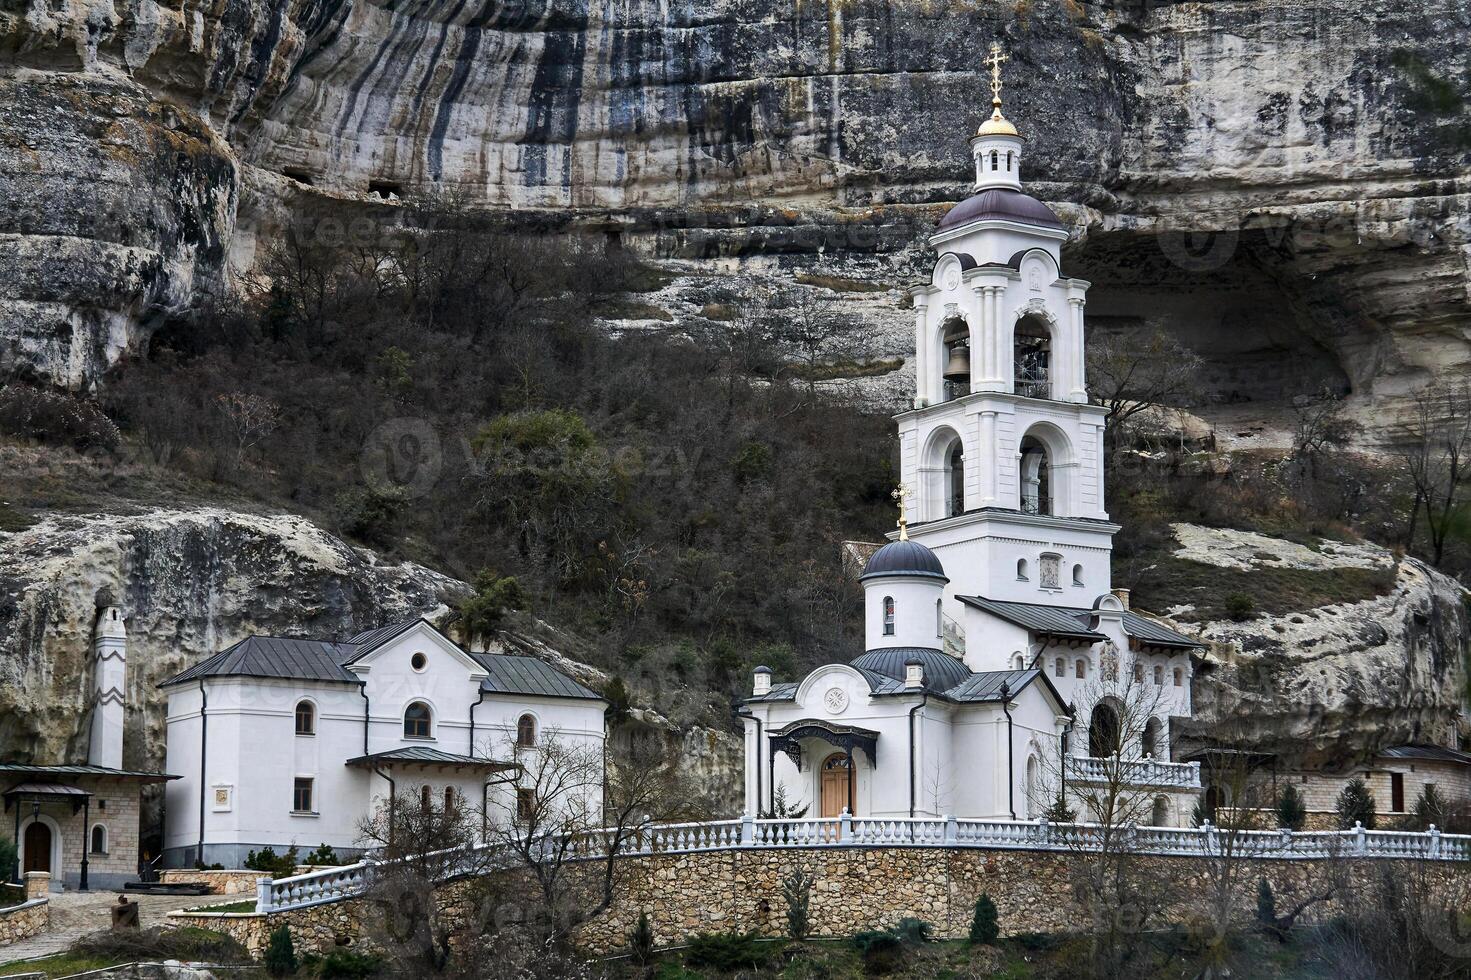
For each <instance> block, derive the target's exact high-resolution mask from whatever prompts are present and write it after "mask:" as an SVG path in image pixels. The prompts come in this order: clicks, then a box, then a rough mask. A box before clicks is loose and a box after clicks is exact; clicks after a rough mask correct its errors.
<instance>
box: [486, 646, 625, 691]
mask: <svg viewBox="0 0 1471 980" xmlns="http://www.w3.org/2000/svg"><path fill="white" fill-rule="evenodd" d="M471 656H472V657H474V658H475V662H476V663H478V664H480V666H482V667H484V668H485V670H486V673H488V674H490V676H489V677H487V678H486V679H485V680H483V681H481V682H480V689H481V690H482V691H485V692H486V693H488V694H530V695H533V696H536V697H544V698H586V699H590V700H596V701H601V700H603V696H602V695H601V694H599V693H598V692H597V691H594V690H592V689H591V688H589V687H584V686H583V685H581V684H579V683H577V682H576V681H574V680H573V679H572V678H570V677H568V676H567V675H566V674H563V673H561V672H560V671H557V670H554V669H553V668H551V667H549V666H547V665H546V664H544V663H542V662H541V661H540V660H537V659H536V658H535V657H521V656H514V655H512V654H503V653H497V654H488V653H472V654H471Z"/></svg>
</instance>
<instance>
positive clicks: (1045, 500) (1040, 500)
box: [1021, 436, 1053, 514]
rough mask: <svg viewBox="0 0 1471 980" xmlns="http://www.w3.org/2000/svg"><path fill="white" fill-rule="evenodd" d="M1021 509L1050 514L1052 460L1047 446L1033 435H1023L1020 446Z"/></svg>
mask: <svg viewBox="0 0 1471 980" xmlns="http://www.w3.org/2000/svg"><path fill="white" fill-rule="evenodd" d="M1021 449H1022V452H1021V471H1022V473H1021V475H1022V495H1021V505H1022V511H1023V512H1025V513H1028V514H1051V513H1052V512H1053V508H1052V461H1051V460H1050V459H1049V458H1048V454H1047V447H1046V446H1044V445H1043V444H1042V442H1041V441H1040V440H1039V439H1037V438H1036V437H1035V436H1025V437H1023V439H1022V446H1021Z"/></svg>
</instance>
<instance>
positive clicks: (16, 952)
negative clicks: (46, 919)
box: [0, 891, 209, 965]
mask: <svg viewBox="0 0 1471 980" xmlns="http://www.w3.org/2000/svg"><path fill="white" fill-rule="evenodd" d="M117 896H118V893H117V892H103V891H95V892H77V891H70V892H60V893H53V894H52V896H51V928H50V929H49V930H47V931H46V932H43V933H41V935H39V936H33V937H31V938H30V939H26V940H23V941H21V942H18V943H16V944H15V945H13V946H0V965H3V964H5V963H14V962H15V961H16V960H33V959H35V958H37V957H39V956H50V955H52V954H53V953H60V952H63V951H65V950H66V949H67V947H69V946H71V944H72V943H74V942H76V941H77V940H78V939H80V938H81V937H82V936H85V935H86V934H87V933H89V932H96V931H97V930H99V929H106V928H108V927H109V926H110V925H111V924H112V913H111V912H110V911H109V910H108V907H109V906H112V905H116V904H117ZM130 897H132V898H133V899H134V900H135V901H136V902H137V903H138V918H139V921H140V923H141V925H142V926H143V928H144V929H147V928H148V927H149V926H156V925H160V924H162V923H163V922H165V921H166V920H165V918H164V915H165V914H166V913H168V912H172V911H173V910H174V909H181V908H184V907H186V906H188V905H189V904H190V903H193V904H194V905H199V904H202V903H204V902H208V901H209V896H195V895H133V896H130Z"/></svg>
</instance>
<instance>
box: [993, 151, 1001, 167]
mask: <svg viewBox="0 0 1471 980" xmlns="http://www.w3.org/2000/svg"><path fill="white" fill-rule="evenodd" d="M1000 160H1001V154H999V153H997V152H996V151H995V150H992V151H991V169H992V170H1000V169H1001V167H1000Z"/></svg>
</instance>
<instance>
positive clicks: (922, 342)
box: [914, 294, 931, 408]
mask: <svg viewBox="0 0 1471 980" xmlns="http://www.w3.org/2000/svg"><path fill="white" fill-rule="evenodd" d="M929 304H930V298H929V297H928V296H926V295H923V294H916V295H915V297H914V407H915V408H918V407H919V406H920V402H921V400H922V399H929V398H930V397H931V392H930V388H931V385H930V377H929V376H930V370H931V367H930V330H929Z"/></svg>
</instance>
